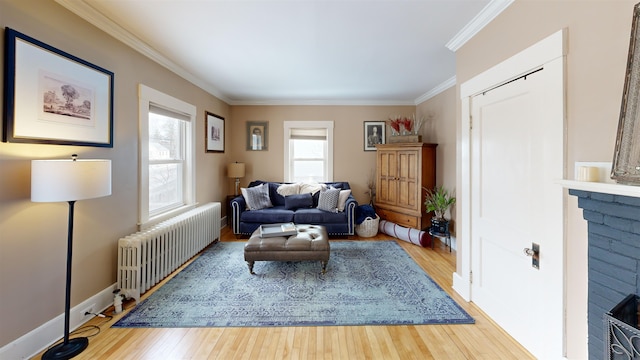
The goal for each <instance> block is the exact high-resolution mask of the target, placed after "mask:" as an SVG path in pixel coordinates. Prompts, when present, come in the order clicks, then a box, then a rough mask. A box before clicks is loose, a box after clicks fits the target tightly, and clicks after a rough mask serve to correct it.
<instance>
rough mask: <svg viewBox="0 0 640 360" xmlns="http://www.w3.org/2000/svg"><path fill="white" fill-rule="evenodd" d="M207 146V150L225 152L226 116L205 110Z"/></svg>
mask: <svg viewBox="0 0 640 360" xmlns="http://www.w3.org/2000/svg"><path fill="white" fill-rule="evenodd" d="M204 116H205V121H204V123H205V126H206V131H205V134H206V135H205V136H206V137H207V138H206V140H205V144H206V145H205V146H206V150H207V152H222V153H223V152H224V118H223V117H222V116H219V115H216V114H213V113H210V112H208V111H205V113H204Z"/></svg>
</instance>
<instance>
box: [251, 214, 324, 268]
mask: <svg viewBox="0 0 640 360" xmlns="http://www.w3.org/2000/svg"><path fill="white" fill-rule="evenodd" d="M295 227H296V233H295V235H287V236H273V237H263V236H261V232H260V228H258V229H256V231H254V232H253V234H252V235H251V237H250V238H249V241H247V243H246V244H245V245H244V260H245V261H246V262H247V265H248V266H249V272H250V273H251V274H255V273H254V272H253V265H254V263H255V262H256V261H303V260H312V261H313V260H315V261H318V260H319V261H320V263H321V265H322V273H323V274H324V273H325V272H326V271H327V262H328V261H329V253H330V249H329V236H328V235H327V229H326V228H325V227H324V226H322V225H300V224H298V225H295Z"/></svg>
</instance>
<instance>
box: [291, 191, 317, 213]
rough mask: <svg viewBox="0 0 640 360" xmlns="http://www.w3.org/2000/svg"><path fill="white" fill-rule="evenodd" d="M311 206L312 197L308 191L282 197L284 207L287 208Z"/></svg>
mask: <svg viewBox="0 0 640 360" xmlns="http://www.w3.org/2000/svg"><path fill="white" fill-rule="evenodd" d="M312 206H313V198H312V197H311V194H310V193H306V194H294V195H288V196H285V197H284V208H285V209H287V210H296V209H304V208H310V207H312Z"/></svg>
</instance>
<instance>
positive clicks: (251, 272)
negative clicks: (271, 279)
mask: <svg viewBox="0 0 640 360" xmlns="http://www.w3.org/2000/svg"><path fill="white" fill-rule="evenodd" d="M254 263H255V261H247V265H248V266H249V273H250V274H251V275H255V274H256V273H254V272H253V264H254Z"/></svg>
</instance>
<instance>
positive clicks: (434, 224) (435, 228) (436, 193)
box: [423, 186, 456, 234]
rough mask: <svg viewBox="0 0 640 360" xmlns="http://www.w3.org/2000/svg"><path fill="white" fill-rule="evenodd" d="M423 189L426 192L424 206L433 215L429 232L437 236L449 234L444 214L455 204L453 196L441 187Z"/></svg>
mask: <svg viewBox="0 0 640 360" xmlns="http://www.w3.org/2000/svg"><path fill="white" fill-rule="evenodd" d="M423 189H424V190H425V192H426V196H425V200H424V205H425V207H426V208H427V211H428V212H433V213H434V214H435V216H434V217H432V218H431V228H430V230H431V231H432V232H434V233H438V234H447V233H448V232H449V220H447V218H446V217H445V214H446V212H447V210H449V208H451V206H452V205H453V204H455V203H456V198H455V196H453V195H452V194H451V193H449V191H448V190H447V189H445V188H444V187H443V186H437V187H435V188H434V189H427V188H423Z"/></svg>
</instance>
